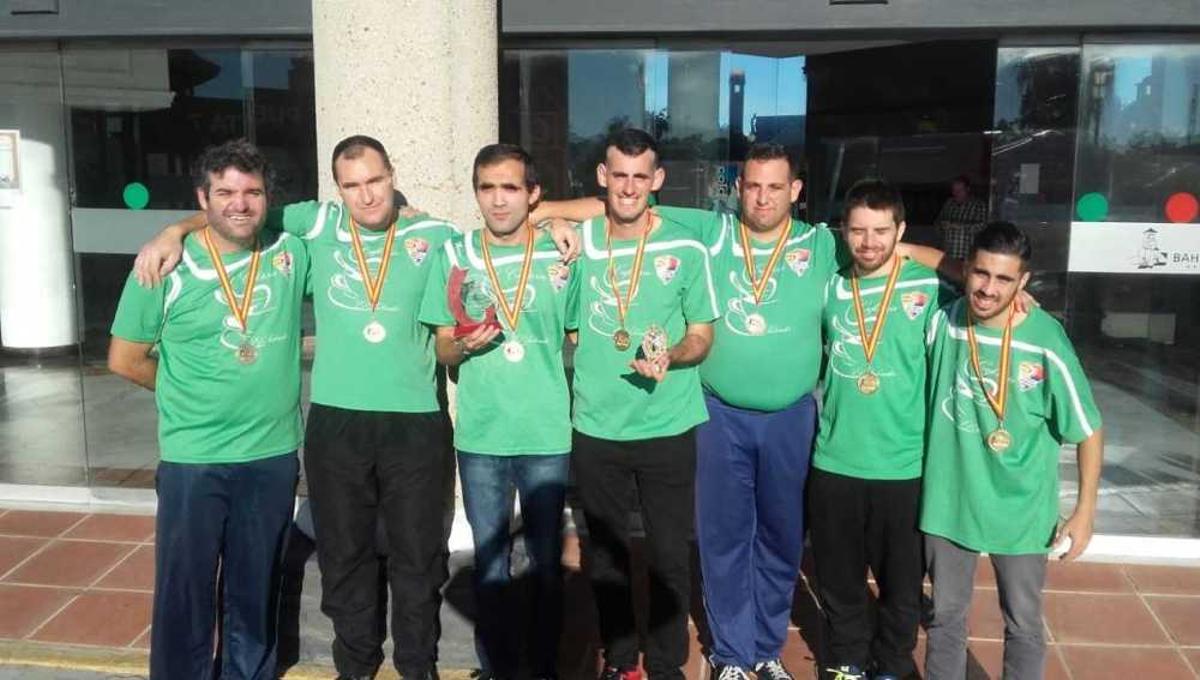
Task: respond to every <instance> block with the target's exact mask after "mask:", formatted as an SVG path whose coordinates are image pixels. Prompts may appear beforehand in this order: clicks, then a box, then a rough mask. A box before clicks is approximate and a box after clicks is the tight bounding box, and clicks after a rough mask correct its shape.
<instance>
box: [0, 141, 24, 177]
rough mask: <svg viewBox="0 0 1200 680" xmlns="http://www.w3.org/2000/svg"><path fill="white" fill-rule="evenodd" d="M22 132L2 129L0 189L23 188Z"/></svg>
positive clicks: (0, 142)
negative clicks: (21, 161)
mask: <svg viewBox="0 0 1200 680" xmlns="http://www.w3.org/2000/svg"><path fill="white" fill-rule="evenodd" d="M20 148H21V132H20V131H19V130H0V189H20V188H21V163H20V157H19V156H20Z"/></svg>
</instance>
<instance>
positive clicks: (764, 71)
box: [717, 52, 808, 133]
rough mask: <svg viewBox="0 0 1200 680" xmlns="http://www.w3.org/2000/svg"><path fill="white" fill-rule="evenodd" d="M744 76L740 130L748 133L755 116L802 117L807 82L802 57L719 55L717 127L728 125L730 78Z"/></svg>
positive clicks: (805, 102)
mask: <svg viewBox="0 0 1200 680" xmlns="http://www.w3.org/2000/svg"><path fill="white" fill-rule="evenodd" d="M733 71H741V72H742V73H745V74H746V89H745V95H746V105H745V109H744V117H743V119H742V130H744V131H745V132H746V133H749V132H750V130H751V127H750V120H751V119H752V118H753V117H754V116H756V115H759V116H797V115H803V114H804V113H805V111H806V108H807V106H808V81H807V79H806V77H805V75H804V57H802V56H800V57H786V58H783V59H776V58H774V57H759V56H755V55H750V54H733V53H730V52H724V53H722V54H721V83H723V85H722V87H721V90H720V91H721V105H720V107H719V109H718V110H719V111H720V114H719V115H718V117H717V125H718V126H719V127H725V126H727V125H729V75H730V74H731V73H732V72H733Z"/></svg>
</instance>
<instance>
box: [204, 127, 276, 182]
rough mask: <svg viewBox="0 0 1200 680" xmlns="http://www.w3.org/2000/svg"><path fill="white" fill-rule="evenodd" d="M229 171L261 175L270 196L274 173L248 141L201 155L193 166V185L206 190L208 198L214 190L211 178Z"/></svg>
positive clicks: (232, 142) (219, 146)
mask: <svg viewBox="0 0 1200 680" xmlns="http://www.w3.org/2000/svg"><path fill="white" fill-rule="evenodd" d="M229 168H237V169H238V170H240V171H241V172H244V173H246V174H257V175H260V176H261V177H262V178H263V185H264V186H265V187H266V189H267V194H268V195H269V194H270V193H271V184H272V182H273V181H274V180H275V172H274V170H273V169H272V168H271V164H270V162H268V161H267V157H266V156H264V155H263V153H262V151H259V150H258V147H257V146H254V145H253V144H251V143H250V142H249V141H247V140H245V139H231V140H229V141H227V142H223V143H221V144H217V145H214V146H210V147H208V148H207V149H205V150H204V151H203V152H201V154H200V157H199V158H197V159H196V162H194V163H192V185H193V186H195V187H196V188H197V189H203V190H204V195H205V196H207V195H208V190H209V189H210V188H212V176H213V175H221V174H224V173H225V171H226V170H228V169H229Z"/></svg>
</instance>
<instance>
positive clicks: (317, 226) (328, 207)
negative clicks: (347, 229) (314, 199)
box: [302, 201, 342, 241]
mask: <svg viewBox="0 0 1200 680" xmlns="http://www.w3.org/2000/svg"><path fill="white" fill-rule="evenodd" d="M341 206H342V204H341V203H336V202H334V201H322V202H321V207H320V208H318V209H317V217H316V219H314V220H313V223H312V226H311V227H309V229H308V232H307V233H306V234H304V236H303V237H302V238H304V239H305V240H306V241H311V240H312V239H315V238H316V237H318V236H320V235H321V232H323V231H325V220H326V219H328V218H329V213H330V211H333V212H334V213H335V214H336V215H337V218H338V221H339V222H340V221H341V216H342V209H341Z"/></svg>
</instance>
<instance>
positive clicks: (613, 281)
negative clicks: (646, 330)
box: [604, 210, 654, 352]
mask: <svg viewBox="0 0 1200 680" xmlns="http://www.w3.org/2000/svg"><path fill="white" fill-rule="evenodd" d="M646 213H647V215H648V217H647V219H646V228H645V229H644V230H643V231H642V235H641V236H639V237H638V244H637V250H636V251H634V255H633V268H632V269H630V270H629V289H628V291H627V292H626V294H625V298H624V299H622V298H621V287H620V286H619V285H617V268H616V266H615V265H613V248H612V231H611V230H610V229H609V226H608V219H607V218H605V220H604V245H605V246H607V247H608V287H609V288H610V289H611V290H612V294H613V297H614V298H616V301H617V324H618V325H619V326H620V327H619V328H618V329H617V332H616V333H613V345H615V346H616V348H617V351H619V352H624V351H625V350H627V349H629V347H630V346H631V344H632V342H631V340H630V338H629V331H627V330H625V315H626V314H628V312H629V305H631V304H633V296H635V295H637V289H638V282H639V281H641V279H642V259H643V257H644V256H645V254H646V239H647V238H648V237H649V236H650V227H652V226H654V213H653V212H652V211H649V210H647V211H646Z"/></svg>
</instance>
